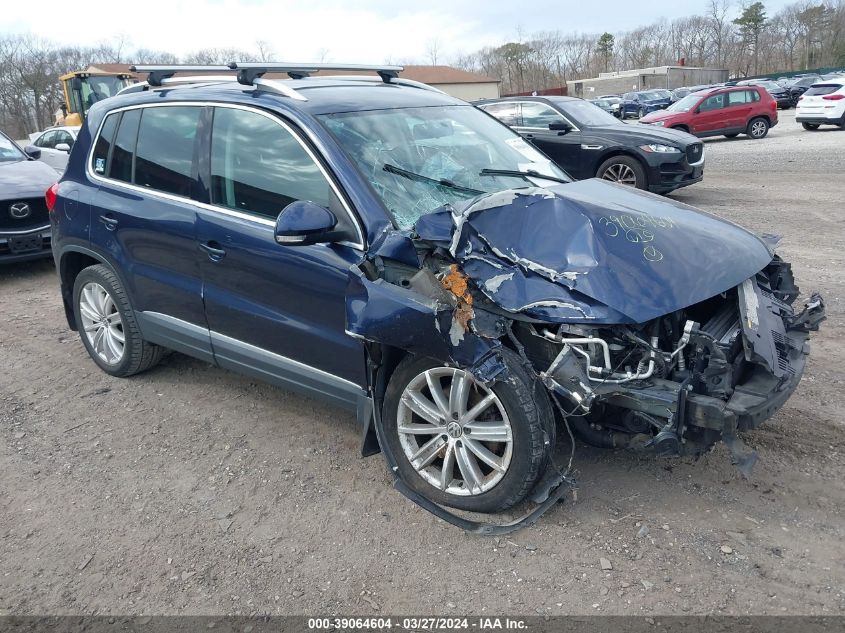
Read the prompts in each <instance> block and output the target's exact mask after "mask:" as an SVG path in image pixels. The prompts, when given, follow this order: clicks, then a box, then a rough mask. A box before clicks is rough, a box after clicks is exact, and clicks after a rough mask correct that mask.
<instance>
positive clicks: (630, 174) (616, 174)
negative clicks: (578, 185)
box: [596, 156, 648, 189]
mask: <svg viewBox="0 0 845 633" xmlns="http://www.w3.org/2000/svg"><path fill="white" fill-rule="evenodd" d="M596 178H601V179H602V180H609V181H611V182H617V183H619V184H620V185H628V186H629V187H636V188H637V189H648V176H647V175H646V173H645V169H644V168H643V166H642V164H641V163H640V161H638V160H637V159H636V158H633V157H632V156H613V157H612V158H608V159H607V160H606V161H604V162H603V163H602V164H601V165H599V168H598V170H597V171H596Z"/></svg>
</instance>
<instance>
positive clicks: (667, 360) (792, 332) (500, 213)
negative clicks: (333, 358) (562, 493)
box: [347, 181, 825, 476]
mask: <svg viewBox="0 0 845 633" xmlns="http://www.w3.org/2000/svg"><path fill="white" fill-rule="evenodd" d="M597 189H600V191H596V190H597ZM620 189H622V188H620V187H616V186H612V185H606V184H604V183H600V182H597V181H582V182H579V183H572V184H569V185H566V186H565V187H561V188H559V189H557V190H553V193H550V192H549V191H548V190H536V189H535V190H529V191H527V192H520V191H519V190H517V191H515V192H500V193H497V194H491V195H490V196H486V197H481V198H480V199H475V200H473V201H470V203H468V204H465V205H463V206H462V207H460V208H454V207H451V206H448V205H447V207H445V208H444V209H443V210H441V211H439V212H434V213H432V214H429V215H427V216H423V217H422V218H421V219H420V221H419V222H418V223H417V225H416V226H415V228H414V230H413V231H410V232H408V231H406V232H400V231H388V232H386V233H385V234H384V236H383V239H382V240H381V241H380V242H379V243H378V244H375V245H374V247H373V248H372V249H371V253H372V256H371V257H369V258H368V259H367V260H365V261H364V262H363V263H362V264H361V266H360V267H358V268H354V269H353V270H352V271H351V274H350V285H349V290H348V292H347V331H348V333H349V334H351V335H352V336H356V337H358V338H361V339H364V340H365V341H367V342H369V343H375V344H379V345H383V346H389V347H393V348H398V349H401V350H403V351H404V352H411V353H413V354H418V355H424V356H427V357H432V358H435V359H438V360H441V361H442V362H443V363H444V364H445V365H447V366H452V367H459V368H461V369H465V370H467V371H469V372H471V374H472V376H473V377H474V378H475V380H477V381H478V382H479V383H481V384H492V383H495V382H496V381H497V380H502V379H503V377H504V376H506V375H507V372H508V367H507V365H506V363H504V362H503V361H502V355H501V353H500V351H501V350H502V349H503V348H505V347H506V348H509V349H511V350H512V351H514V352H516V353H518V354H519V357H520V358H521V359H522V361H523V365H524V366H525V367H526V368H529V370H530V372H531V374H532V375H533V376H534V378H535V380H536V381H538V382H540V383H542V385H544V386H545V388H546V390H547V393H548V394H549V397H550V399H551V400H552V401H553V402H554V403H555V405H556V408H557V420H558V423H561V422H562V423H565V424H566V425H567V427H568V428H569V429H571V431H572V432H573V433H574V434H576V435H577V436H579V437H580V438H581V439H582V440H583V441H585V442H587V443H589V444H592V445H595V446H599V447H605V448H615V447H625V448H630V449H635V450H643V451H651V452H653V453H655V454H658V455H699V454H701V453H702V452H703V451H706V450H707V449H709V448H710V447H711V446H713V444H714V443H715V442H717V441H719V440H722V441H724V442H725V443H726V444H727V445H728V447H729V448H730V451H731V454H732V457H733V461H734V463H736V465H737V466H738V467H739V469H740V471H741V472H742V473H743V474H744V475H746V476H747V475H749V474H750V472H751V468H752V466H753V464H754V462H755V460H756V454H755V453H754V452H753V451H752V450H750V449H749V448H748V447H747V446H746V445H745V444H744V443H743V442H742V440H741V439H740V438H739V436H738V432H740V431H744V430H748V429H751V428H754V427H756V426H757V425H759V424H760V423H761V422H763V421H764V420H766V419H768V418H770V417H771V416H772V415H773V414H774V413H775V412H776V411H777V410H778V409H779V408H780V407H781V406H782V405H783V403H784V402H785V401H786V400H787V399H788V397H789V396H790V394H791V393H792V392H793V391H794V389H795V388H796V386H797V384H798V382H799V381H800V378H801V375H802V373H803V371H804V366H805V363H806V357H807V355H808V353H809V347H808V342H807V341H808V337H809V332H811V331H814V330H817V329H818V327H819V323H820V322H821V321H822V320H823V319H824V318H825V317H824V304H823V301H822V299H821V297H820V296H818V295H817V294H814V295H812V296H811V297H810V299H809V301H808V302H807V303H806V305H805V306H804V307H803V309H801V310H796V309H795V308H794V307H793V304H794V302H795V301H796V299H797V297H798V295H799V289H798V287H797V286H796V284H795V282H794V279H793V276H792V271H791V266H790V265H789V264H788V263H785V262H784V261H782V260H781V259H780V258H779V257H778V256H777V255H775V254H774V246H775V244H776V242H777V238H770V237H767V238H765V239H761V238H758V237H757V236H754V235H752V234H750V233H748V232H747V231H745V230H743V229H741V228H739V227H737V226H735V225H733V224H730V223H728V222H725V221H723V220H720V219H717V218H715V217H713V216H708V215H706V214H701V213H698V212H695V211H693V210H692V209H690V208H688V207H684V206H683V205H679V204H678V203H674V202H671V201H665V202H664V201H663V200H661V199H658V198H657V197H656V196H650V195H648V194H643V196H642V197H643V200H642V202H643V206H650V207H651V209H649V210H648V211H642V210H633V209H631V208H630V202H631V198H632V196H631V193H630V192H629V191H623V192H621V193H620V192H619V190H620ZM617 193H619V196H618V197H617V198H616V199H614V196H616V195H617ZM622 196H624V198H623V197H622ZM602 197H603V198H604V199H608V198H610V200H609V202H608V207H610V211H609V210H608V208H607V207H602V208H596V207H595V205H594V204H592V203H588V202H586V200H588V199H592V200H595V199H601V198H602ZM622 200H625V201H626V203H628V205H629V206H628V207H626V208H621V207H620V206H619V205H621V201H622ZM551 432H552V433H553V430H552V431H551Z"/></svg>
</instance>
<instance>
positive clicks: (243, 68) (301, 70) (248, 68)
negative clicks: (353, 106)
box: [229, 62, 404, 86]
mask: <svg viewBox="0 0 845 633" xmlns="http://www.w3.org/2000/svg"><path fill="white" fill-rule="evenodd" d="M229 68H231V69H232V70H237V71H238V81H239V82H240V83H242V84H246V85H247V86H250V85H252V83H253V80H254V79H255V78H256V77H261V76H262V75H264V74H265V73H268V72H276V73H287V75H288V77H290V78H291V79H304V78H305V77H310V76H311V74H312V73H316V72H319V71H321V70H335V71H358V72H374V73H376V74H378V76H379V77H381V80H382V81H383V82H384V83H386V84H389V83H390V80H391V79H396V78H397V77H398V76H399V73H401V72H402V71H403V70H404V68H403V67H402V66H368V65H366V64H313V63H312V64H309V63H304V64H294V63H291V62H280V63H276V62H230V63H229Z"/></svg>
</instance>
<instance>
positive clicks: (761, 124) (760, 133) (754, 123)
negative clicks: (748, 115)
mask: <svg viewBox="0 0 845 633" xmlns="http://www.w3.org/2000/svg"><path fill="white" fill-rule="evenodd" d="M745 133H746V134H747V135H748V137H749V138H753V139H754V140H759V139H761V138H766V134H768V133H769V122H768V121H767V120H766V119H764V118H762V117H757V118H756V119H751V120H750V121H749V122H748V127H747V128H746V129H745Z"/></svg>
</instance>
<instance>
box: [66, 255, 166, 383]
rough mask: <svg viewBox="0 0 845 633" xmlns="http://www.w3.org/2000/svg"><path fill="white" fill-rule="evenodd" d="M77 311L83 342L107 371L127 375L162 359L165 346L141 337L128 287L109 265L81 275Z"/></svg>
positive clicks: (91, 268) (77, 285)
mask: <svg viewBox="0 0 845 633" xmlns="http://www.w3.org/2000/svg"><path fill="white" fill-rule="evenodd" d="M73 312H74V315H75V316H76V324H77V327H78V328H79V336H80V338H81V339H82V344H83V345H84V346H85V349H86V350H87V351H88V354H89V355H90V356H91V358H92V360H93V361H94V362H95V363H97V366H99V368H100V369H102V370H103V371H104V372H106V373H107V374H109V375H111V376H117V377H120V378H125V377H127V376H132V375H133V374H138V373H140V372H142V371H146V370H148V369H150V368H151V367H153V366H154V365H155V364H156V363H158V362H159V361H160V360H161V357H162V354H163V352H164V348H162V347H159V346H158V345H153V344H152V343H148V342H147V341H145V340H144V339H143V338H141V332H140V330H139V329H138V323H137V321H136V320H135V313H134V312H133V310H132V305H131V304H130V303H129V297H128V296H127V295H126V290H125V289H124V288H123V284H121V283H120V280H119V279H118V277H117V275H115V274H114V273H113V272H112V271H111V270H110V269H109V268H108V267H106V266H103V265H102V264H98V265H96V266H89V267H88V268H85V269H84V270H82V272H80V273H79V275H77V277H76V280H75V281H74V284H73ZM121 339H122V340H121Z"/></svg>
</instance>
